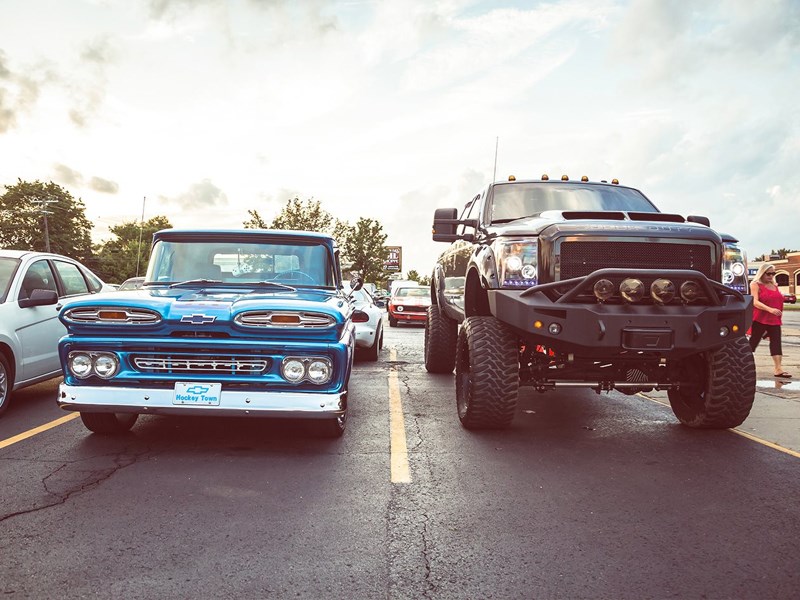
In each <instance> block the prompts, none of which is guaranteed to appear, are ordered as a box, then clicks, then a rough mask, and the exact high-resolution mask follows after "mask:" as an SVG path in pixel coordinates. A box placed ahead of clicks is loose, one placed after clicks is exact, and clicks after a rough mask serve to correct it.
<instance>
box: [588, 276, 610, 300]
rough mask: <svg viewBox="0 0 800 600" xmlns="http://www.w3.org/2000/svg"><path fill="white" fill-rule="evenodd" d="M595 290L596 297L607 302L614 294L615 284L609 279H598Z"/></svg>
mask: <svg viewBox="0 0 800 600" xmlns="http://www.w3.org/2000/svg"><path fill="white" fill-rule="evenodd" d="M593 290H594V296H595V298H597V299H598V300H599V301H600V302H605V301H606V300H608V299H609V298H611V296H613V295H614V284H613V283H612V282H611V281H609V280H608V279H598V280H597V281H596V282H595V284H594V288H593Z"/></svg>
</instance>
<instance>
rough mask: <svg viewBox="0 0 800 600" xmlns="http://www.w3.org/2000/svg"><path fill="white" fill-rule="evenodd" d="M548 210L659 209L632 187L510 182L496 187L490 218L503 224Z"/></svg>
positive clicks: (651, 210) (635, 210) (636, 210)
mask: <svg viewBox="0 0 800 600" xmlns="http://www.w3.org/2000/svg"><path fill="white" fill-rule="evenodd" d="M547 210H581V211H594V210H621V211H632V212H658V209H656V207H655V206H653V205H652V204H651V203H650V201H649V200H648V199H647V198H645V197H644V196H643V195H642V194H641V192H639V191H637V190H634V189H632V188H625V187H617V186H610V185H608V186H606V185H581V184H570V183H563V184H562V183H545V182H542V183H538V182H531V183H507V184H502V183H501V184H498V185H495V186H494V187H493V189H492V205H491V211H492V212H491V215H490V221H491V222H492V223H503V222H509V221H514V220H516V219H521V218H523V217H530V216H532V215H537V214H539V213H542V212H544V211H547Z"/></svg>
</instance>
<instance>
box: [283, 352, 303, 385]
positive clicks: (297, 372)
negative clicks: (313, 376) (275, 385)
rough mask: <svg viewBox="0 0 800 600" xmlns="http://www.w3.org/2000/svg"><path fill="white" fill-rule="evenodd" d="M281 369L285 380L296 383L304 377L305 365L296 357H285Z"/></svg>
mask: <svg viewBox="0 0 800 600" xmlns="http://www.w3.org/2000/svg"><path fill="white" fill-rule="evenodd" d="M281 371H282V375H283V378H284V379H285V380H286V381H291V382H292V383H297V382H298V381H301V380H302V379H303V377H305V374H306V367H305V365H304V364H303V362H302V361H300V360H298V359H296V358H286V359H284V360H283V364H282V365H281Z"/></svg>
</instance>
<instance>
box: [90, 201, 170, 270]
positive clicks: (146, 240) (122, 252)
mask: <svg viewBox="0 0 800 600" xmlns="http://www.w3.org/2000/svg"><path fill="white" fill-rule="evenodd" d="M170 227H172V225H171V224H170V222H169V220H168V219H167V217H163V216H157V217H153V218H152V219H149V220H147V221H145V222H144V223H142V224H141V227H140V225H139V223H137V222H136V221H130V222H124V223H122V224H121V225H114V226H113V227H110V228H109V229H110V230H111V233H112V234H113V235H114V236H115V239H111V240H108V241H106V242H105V243H103V244H101V245H99V246H98V256H99V258H100V262H99V265H98V267H97V268H98V273H97V274H98V275H100V277H102V278H103V279H105V280H106V281H117V282H123V281H125V280H126V279H128V277H135V276H136V275H143V274H144V273H145V271H146V270H147V261H148V260H150V246H151V244H152V240H153V234H154V233H155V232H156V231H159V230H161V229H169V228H170ZM140 240H141V242H140ZM137 267H138V272H137Z"/></svg>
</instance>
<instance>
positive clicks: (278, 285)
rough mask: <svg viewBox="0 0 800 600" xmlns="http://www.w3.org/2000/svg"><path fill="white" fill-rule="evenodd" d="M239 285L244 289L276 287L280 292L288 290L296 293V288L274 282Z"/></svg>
mask: <svg viewBox="0 0 800 600" xmlns="http://www.w3.org/2000/svg"><path fill="white" fill-rule="evenodd" d="M241 285H244V286H246V287H255V286H264V287H277V288H281V289H282V290H289V291H290V292H296V291H297V288H296V287H292V286H290V285H286V284H285V283H278V282H276V281H256V282H255V283H243V284H241Z"/></svg>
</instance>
